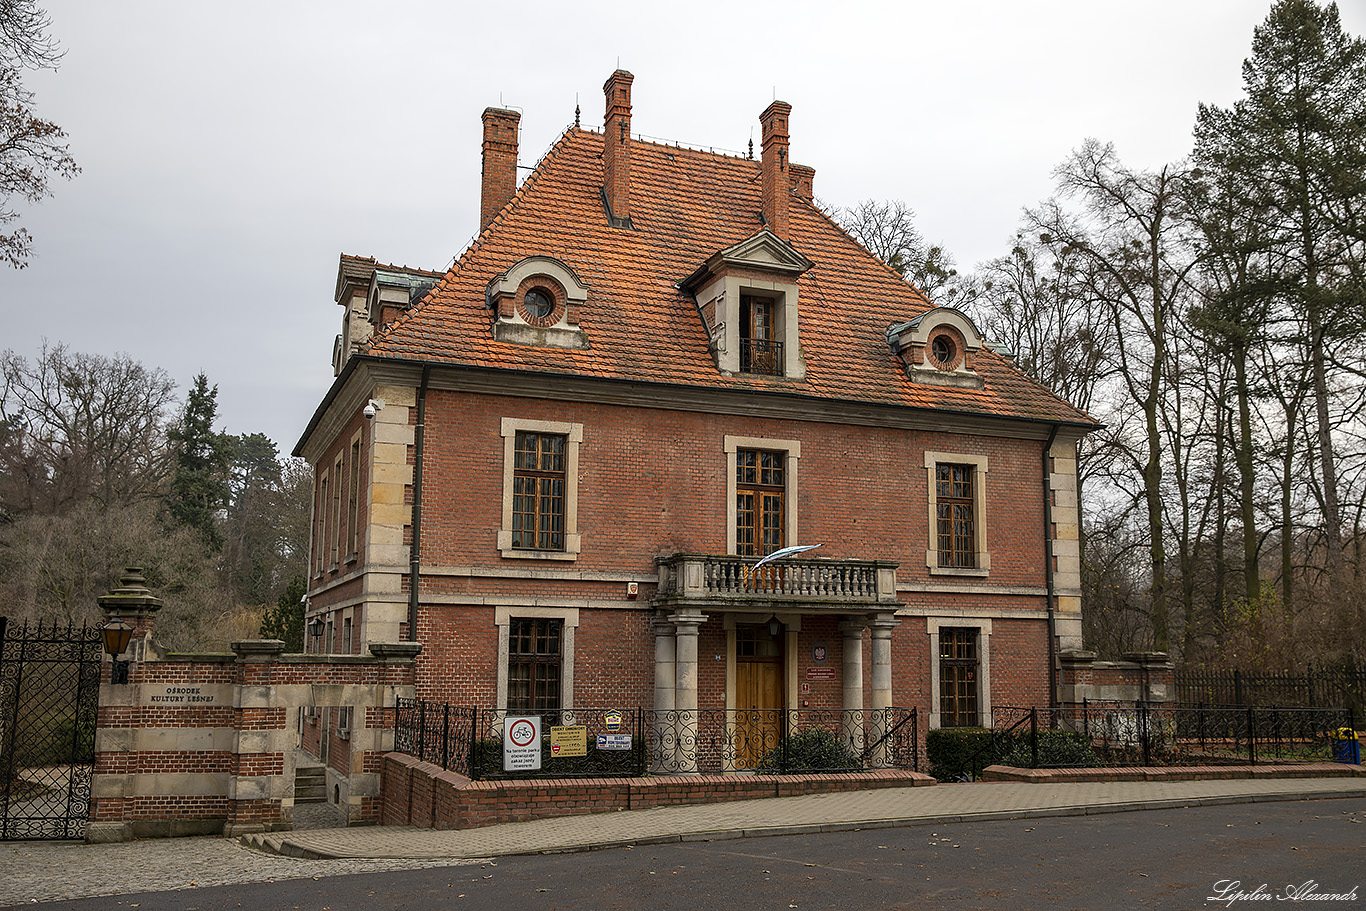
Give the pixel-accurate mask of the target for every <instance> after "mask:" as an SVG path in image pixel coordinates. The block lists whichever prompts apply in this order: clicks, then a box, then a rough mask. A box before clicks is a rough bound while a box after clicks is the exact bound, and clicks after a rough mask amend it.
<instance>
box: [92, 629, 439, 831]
mask: <svg viewBox="0 0 1366 911" xmlns="http://www.w3.org/2000/svg"><path fill="white" fill-rule="evenodd" d="M282 649H283V643H279V642H242V643H235V644H234V650H235V651H236V654H234V655H209V656H204V655H189V656H171V657H169V658H166V659H163V660H150V661H137V662H134V663H133V665H132V666H131V668H130V676H129V682H128V683H126V684H107V683H106V684H102V685H101V687H100V708H99V714H98V716H97V721H96V735H95V750H96V754H95V771H94V779H93V782H92V786H91V795H92V800H91V815H90V827H89V833H88V836H87V837H88V839H89V840H90V841H92V842H99V841H121V840H124V839H128V838H135V837H147V836H164V835H202V834H211V833H220V832H221V833H225V834H229V835H236V834H244V833H247V832H259V831H268V830H273V829H288V828H290V827H291V826H292V820H293V806H294V770H295V765H296V756H297V750H298V747H299V746H300V734H299V726H300V718H301V715H302V714H304V713H305V712H306V710H308V709H310V708H313V709H316V708H319V707H324V706H325V707H329V708H330V713H331V715H332V716H333V717H334V718H335V717H336V716H337V713H339V712H341V711H344V710H345V709H346V708H348V707H349V708H351V709H352V710H353V712H354V718H355V723H354V725H353V727H352V729H351V731H350V734H349V737H347V738H346V739H342V738H340V737H339V736H338V735H337V734H336V732H335V731H333V732H331V734H330V735H329V734H328V733H327V732H319V731H318V725H316V724H307V723H305V724H303V729H304V739H303V744H302V745H303V746H304V747H306V748H312V749H314V750H315V751H316V747H317V746H318V744H319V739H318V738H319V736H331V737H332V738H333V739H332V742H331V743H330V744H329V747H330V750H329V759H330V761H329V770H328V777H329V792H330V793H331V792H332V791H333V788H335V789H336V793H338V794H339V795H340V796H341V800H342V805H343V806H342V809H343V810H344V811H345V814H346V818H347V821H348V823H349V824H362V823H375V822H377V821H378V820H379V816H380V782H379V768H380V761H379V760H380V757H382V756H383V755H384V753H385V752H387V751H388V750H390V749H391V748H392V745H393V743H392V741H393V731H392V718H391V717H390V715H391V712H392V708H393V705H394V700H395V699H396V698H402V697H408V696H411V695H412V694H413V692H414V690H413V672H414V662H413V660H412V656H411V653H410V650H407V651H405V650H400V653H401V654H400V655H399V656H390V657H378V656H377V657H367V658H361V657H315V656H303V655H289V656H283V655H281V654H280V651H281V650H282ZM106 676H107V675H106Z"/></svg>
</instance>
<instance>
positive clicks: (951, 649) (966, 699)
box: [939, 626, 981, 728]
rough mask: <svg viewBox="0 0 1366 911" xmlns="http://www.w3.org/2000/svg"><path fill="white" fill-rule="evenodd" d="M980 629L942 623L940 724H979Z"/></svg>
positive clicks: (970, 725)
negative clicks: (978, 643) (978, 636)
mask: <svg viewBox="0 0 1366 911" xmlns="http://www.w3.org/2000/svg"><path fill="white" fill-rule="evenodd" d="M977 672H978V660H977V630H976V629H972V628H966V627H950V626H946V627H941V628H940V630H939V724H940V726H941V727H946V728H955V727H976V726H977V725H978V724H979V723H980V721H981V716H980V715H979V714H978V710H977Z"/></svg>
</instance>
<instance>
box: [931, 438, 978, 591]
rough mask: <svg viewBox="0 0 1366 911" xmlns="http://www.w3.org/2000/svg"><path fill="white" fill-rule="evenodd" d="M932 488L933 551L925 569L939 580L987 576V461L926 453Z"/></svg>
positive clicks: (971, 456) (963, 456) (956, 455)
mask: <svg viewBox="0 0 1366 911" xmlns="http://www.w3.org/2000/svg"><path fill="white" fill-rule="evenodd" d="M925 472H926V478H927V481H928V485H929V496H928V500H929V546H928V547H927V548H926V550H925V565H926V566H927V567H928V568H929V571H930V573H931V574H934V575H952V576H985V575H987V574H989V573H990V572H991V553H990V552H989V551H988V550H987V535H986V527H987V509H986V486H987V457H986V456H984V455H969V454H967V453H950V452H926V453H925Z"/></svg>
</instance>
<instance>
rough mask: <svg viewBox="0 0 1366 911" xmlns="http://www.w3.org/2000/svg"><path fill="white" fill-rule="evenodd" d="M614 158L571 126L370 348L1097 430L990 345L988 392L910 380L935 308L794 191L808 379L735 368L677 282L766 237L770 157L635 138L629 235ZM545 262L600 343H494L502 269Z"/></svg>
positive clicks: (477, 363)
mask: <svg viewBox="0 0 1366 911" xmlns="http://www.w3.org/2000/svg"><path fill="white" fill-rule="evenodd" d="M602 151H603V139H602V135H601V134H599V133H596V132H592V131H587V130H581V129H577V128H571V129H569V130H568V131H566V132H565V134H564V135H563V136H562V137H561V138H560V140H559V141H558V142H557V143H556V144H555V145H554V146H553V147H552V148H551V150H550V151H549V152H548V153H547V154H546V156H545V157H544V158H543V159H542V160H541V162H540V164H539V165H538V166H537V168H536V169H535V171H534V172H533V173H532V174H531V176H529V177H528V178H527V179H526V181H525V182H524V183H523V184H522V186H521V188H520V189H519V190H518V192H517V195H516V196H515V197H514V198H513V200H512V201H511V202H509V203H508V204H507V205H506V206H504V208H503V210H502V211H501V212H499V214H498V215H497V216H496V217H495V218H494V220H493V221H492V222H491V223H490V224H489V226H488V227H487V228H486V229H485V230H484V231H483V232H482V233H481V234H480V235H479V237H478V238H477V239H476V240H475V242H474V243H473V244H472V245H471V246H470V248H469V249H468V250H466V251H465V253H464V254H463V255H462V256H461V257H460V259H459V260H458V261H457V262H456V263H455V265H454V266H453V267H452V268H451V270H450V271H449V272H447V273H446V274H445V275H444V276H443V277H442V278H441V281H440V282H439V283H438V285H437V287H436V289H435V290H434V291H433V292H432V293H431V294H429V295H428V297H427V298H426V300H425V301H424V302H423V303H422V304H420V305H419V306H417V307H415V308H413V309H411V310H409V311H408V312H407V313H405V314H404V315H403V316H402V317H400V318H399V319H398V320H396V321H395V322H394V323H392V324H390V326H388V327H387V328H386V329H384V330H382V331H380V332H379V333H377V334H376V336H375V337H374V338H373V339H372V341H371V347H370V350H369V353H370V354H372V355H376V356H380V357H394V358H404V359H413V360H424V361H434V362H445V363H451V364H460V365H465V366H474V367H488V368H502V369H509V370H526V371H534V372H546V373H556V374H570V375H581V376H582V375H587V376H599V377H610V378H617V379H624V380H632V381H637V382H639V381H658V382H661V383H669V384H687V385H692V386H702V387H714V388H731V389H774V390H781V391H784V392H789V393H794V394H798V395H809V396H814V397H817V398H822V399H837V400H846V401H857V402H867V403H877V404H888V405H905V406H912V407H916V408H931V409H948V410H951V411H956V412H967V413H975V414H983V415H1001V416H1011V417H1020V418H1026V419H1032V420H1043V421H1057V422H1066V423H1084V424H1091V423H1092V421H1091V419H1090V418H1088V417H1087V416H1086V415H1085V414H1084V413H1082V412H1080V411H1078V410H1076V409H1074V408H1072V407H1071V406H1070V405H1068V404H1067V403H1065V402H1063V401H1062V400H1061V399H1059V398H1057V397H1056V396H1054V395H1053V394H1052V393H1050V392H1049V391H1047V390H1046V389H1044V388H1043V387H1041V386H1039V385H1037V384H1035V383H1033V382H1032V381H1030V380H1029V379H1028V378H1026V377H1025V376H1024V374H1022V373H1021V372H1020V371H1019V370H1017V369H1016V368H1015V367H1014V366H1012V365H1011V364H1010V363H1009V362H1008V361H1006V360H1005V359H1003V358H1001V357H999V356H998V355H996V354H995V353H993V352H990V351H988V350H987V349H985V348H984V349H982V351H981V352H980V355H979V357H978V360H977V372H978V374H979V375H980V376H981V377H982V379H983V381H984V383H985V387H984V388H982V389H956V388H946V387H942V386H931V385H926V384H922V383H916V382H913V381H911V380H910V379H908V378H907V376H906V373H905V371H904V369H903V368H902V366H901V363H900V362H899V361H898V360H897V359H896V358H895V357H894V356H893V355H892V354H891V352H890V350H889V348H888V345H887V340H886V330H887V327H888V326H889V325H891V324H893V323H898V322H904V321H906V320H909V319H911V318H913V317H914V316H916V315H918V314H920V313H923V312H924V311H926V310H927V309H929V308H930V307H931V305H930V303H929V302H927V301H926V300H925V298H924V297H923V296H922V295H921V294H920V293H919V292H918V291H916V289H915V288H913V287H912V286H911V285H909V284H907V283H906V282H905V281H904V280H903V279H902V278H901V276H900V275H898V274H897V273H895V272H894V271H892V270H891V269H890V268H888V267H887V266H886V265H884V264H883V263H881V262H880V261H879V260H878V259H876V258H875V257H874V256H872V254H870V253H868V252H867V251H866V250H865V249H864V248H863V247H861V246H860V245H859V244H858V243H857V242H855V241H854V240H853V239H852V238H850V237H849V236H848V235H847V234H846V233H845V232H844V231H843V230H841V229H840V228H839V227H838V226H837V225H835V224H834V223H833V222H832V221H831V220H830V219H829V218H827V217H826V216H825V215H824V214H823V213H821V212H820V211H819V210H818V209H816V208H815V207H814V206H812V205H811V204H810V203H808V202H806V201H804V200H802V199H800V198H798V197H796V196H793V197H792V199H791V227H790V236H789V238H788V239H789V241H790V242H791V244H792V246H793V247H795V248H796V249H797V250H798V251H799V252H801V253H802V254H803V255H805V256H806V257H808V258H809V259H811V260H812V261H813V262H814V263H815V266H814V267H813V268H811V269H810V270H809V271H807V272H806V273H805V274H804V275H802V276H801V278H800V279H799V281H798V288H799V300H800V317H799V322H800V336H801V344H802V351H803V354H804V356H805V360H806V379H805V380H804V381H797V380H791V379H783V378H774V377H759V376H748V375H745V376H725V375H722V374H721V373H720V372H719V371H718V370H717V367H716V363H715V361H714V360H713V358H712V355H711V354H710V352H709V351H708V348H707V335H706V332H705V330H704V328H703V325H702V320H701V317H700V316H699V314H698V312H697V306H696V304H695V303H694V301H693V299H692V298H691V296H689V295H688V294H686V293H684V292H683V291H680V290H679V289H678V288H677V287H676V283H678V282H680V281H682V280H683V279H684V278H686V277H687V276H688V275H689V274H691V273H692V272H693V271H694V270H695V269H696V268H697V267H698V266H699V265H700V264H701V263H702V262H703V261H704V260H706V259H707V257H709V256H711V254H713V253H715V252H717V251H718V250H721V249H723V248H725V247H728V246H731V245H732V244H735V243H737V242H738V241H741V240H744V239H746V238H748V237H750V236H752V235H754V234H755V233H756V232H758V231H759V230H760V228H761V227H762V225H761V223H760V218H759V213H760V211H761V209H762V201H761V191H760V179H759V162H758V161H757V160H749V159H744V158H734V157H730V156H727V155H720V154H716V153H712V152H702V151H697V150H692V149H684V148H678V147H672V146H668V145H660V144H656V143H649V142H645V141H640V140H638V141H636V142H634V143H633V144H632V163H631V184H632V186H631V220H632V222H633V224H634V226H635V230H633V231H632V230H623V229H617V228H612V227H610V226H609V225H608V224H607V218H606V215H605V214H604V211H603V205H602V201H601V196H600V188H601V187H602V180H603V178H602V172H603V166H602ZM535 254H542V255H548V256H553V257H555V258H557V259H559V260H561V261H563V262H564V263H566V264H567V265H568V266H569V267H570V268H572V269H573V270H574V271H575V272H576V273H577V274H578V276H579V277H580V278H581V279H582V280H583V281H584V282H586V283H587V284H588V285H589V287H590V289H591V290H590V292H589V295H588V300H587V302H586V303H585V304H584V305H583V307H582V308H581V310H580V315H579V326H580V327H581V328H582V329H583V330H584V331H585V332H586V333H587V335H588V338H589V341H590V347H589V348H587V349H577V350H576V349H563V348H551V347H533V346H527V345H519V344H514V343H510V342H500V341H496V340H495V339H494V338H493V335H492V332H491V329H490V326H491V323H492V320H493V314H492V312H491V311H490V310H487V309H485V288H486V286H487V285H488V283H489V281H490V280H491V279H492V278H493V277H494V276H496V275H499V274H501V273H502V272H504V271H506V270H507V269H508V267H510V266H511V265H513V264H514V263H516V262H517V261H519V260H521V259H522V258H524V257H526V256H531V255H535ZM345 261H346V257H343V265H345ZM371 262H373V261H371ZM372 268H373V266H372Z"/></svg>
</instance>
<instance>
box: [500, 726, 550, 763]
mask: <svg viewBox="0 0 1366 911" xmlns="http://www.w3.org/2000/svg"><path fill="white" fill-rule="evenodd" d="M540 767H541V719H540V716H538V715H508V716H507V717H506V718H504V719H503V771H504V772H526V771H533V770H535V769H539V768H540Z"/></svg>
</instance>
